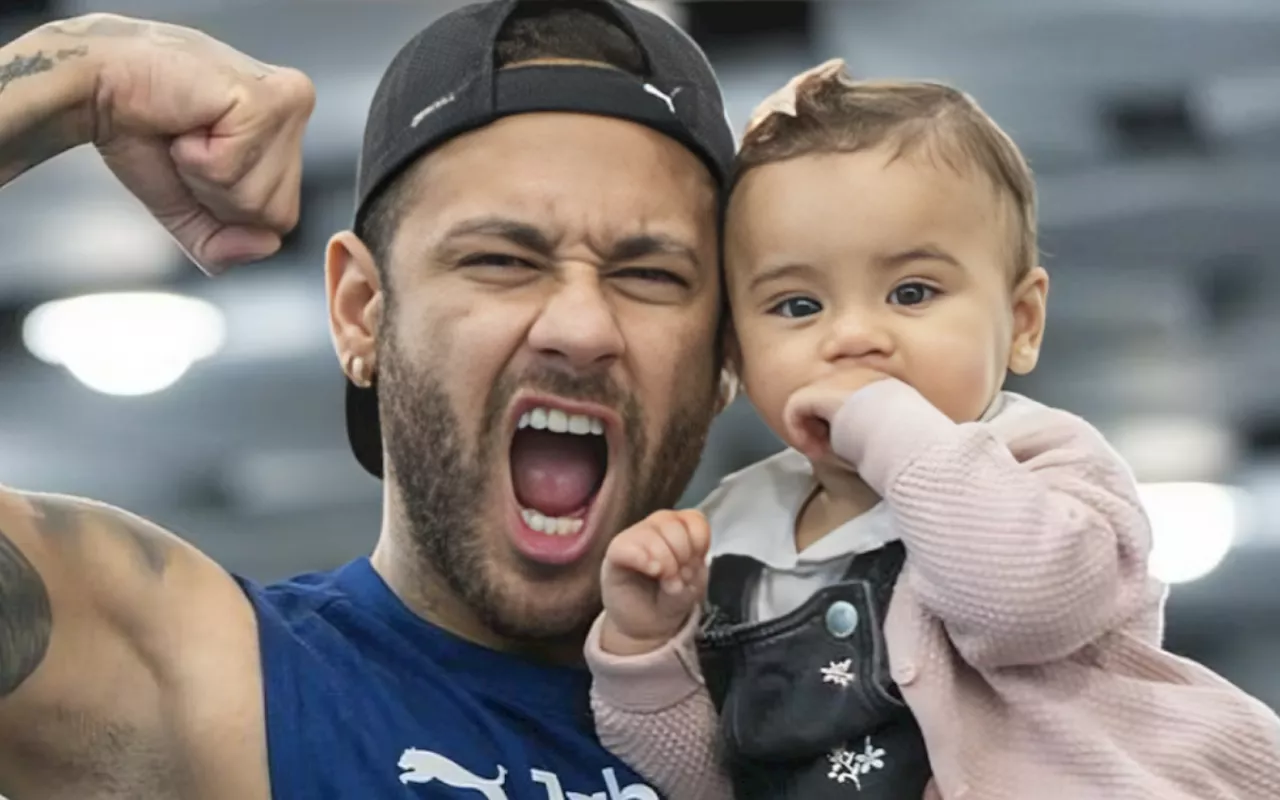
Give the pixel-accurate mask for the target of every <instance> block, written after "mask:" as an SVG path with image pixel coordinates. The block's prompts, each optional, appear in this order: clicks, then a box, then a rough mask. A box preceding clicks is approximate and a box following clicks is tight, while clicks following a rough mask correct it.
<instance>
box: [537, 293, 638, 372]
mask: <svg viewBox="0 0 1280 800" xmlns="http://www.w3.org/2000/svg"><path fill="white" fill-rule="evenodd" d="M529 344H530V346H531V347H533V348H534V349H535V350H537V351H538V353H539V354H541V355H543V356H544V357H548V358H551V359H553V360H556V361H559V362H562V363H563V364H564V365H566V366H568V367H570V368H572V369H574V370H575V371H579V372H588V371H591V370H597V369H602V368H607V367H608V366H610V365H611V364H612V363H613V362H614V361H616V360H617V359H618V358H620V357H621V356H622V354H623V352H624V351H625V350H626V341H625V340H624V339H623V336H622V330H621V329H620V328H619V326H618V319H617V316H616V311H615V309H614V307H613V305H612V303H611V302H610V300H609V298H608V297H607V296H606V294H605V287H604V286H602V285H601V280H600V275H599V273H598V272H597V271H596V270H594V269H591V270H590V271H586V270H583V271H582V272H580V273H578V274H573V275H569V276H567V277H565V278H563V279H562V280H561V281H560V283H559V284H558V285H557V286H556V288H555V289H554V290H553V293H552V294H551V295H550V297H549V298H548V299H547V301H546V304H545V305H544V306H543V308H542V311H541V313H540V314H539V316H538V318H537V320H536V321H535V322H534V324H533V327H532V328H531V329H530V330H529Z"/></svg>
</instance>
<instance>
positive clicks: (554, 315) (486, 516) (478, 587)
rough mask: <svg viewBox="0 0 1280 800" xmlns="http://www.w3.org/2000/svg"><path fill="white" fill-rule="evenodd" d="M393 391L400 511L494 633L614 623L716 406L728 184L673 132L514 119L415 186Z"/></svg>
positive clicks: (397, 300) (583, 120) (474, 136)
mask: <svg viewBox="0 0 1280 800" xmlns="http://www.w3.org/2000/svg"><path fill="white" fill-rule="evenodd" d="M408 179H409V180H410V181H412V183H411V185H410V187H409V190H408V192H407V193H406V195H405V203H406V205H405V206H404V210H403V214H402V216H401V222H400V225H399V228H398V232H397V234H396V236H395V239H394V242H393V244H392V246H391V248H390V258H389V259H388V262H389V263H388V264H387V265H385V267H386V272H387V282H388V284H389V285H388V287H387V296H388V298H389V299H388V304H387V307H386V313H385V316H384V322H383V327H382V330H381V335H380V340H379V352H378V359H377V363H378V379H379V397H380V405H381V416H382V426H383V435H384V441H385V444H386V454H387V462H388V463H387V472H386V474H387V481H388V487H389V491H390V494H391V497H392V503H393V510H394V509H395V506H398V507H399V508H398V513H399V514H401V515H402V522H403V523H404V524H406V527H407V528H408V530H409V531H410V533H411V536H412V538H413V540H414V542H415V543H416V546H417V549H418V554H419V555H420V556H421V557H422V558H424V559H425V560H426V562H427V563H428V564H429V565H430V566H431V568H432V569H433V570H434V571H436V572H438V573H439V574H440V575H442V576H443V578H444V580H446V581H447V582H448V583H449V584H450V588H451V589H452V590H453V592H454V594H456V595H458V596H459V597H461V598H462V599H463V600H464V601H465V602H466V603H467V605H468V606H469V607H470V608H471V610H472V611H473V612H475V613H476V614H478V615H479V616H480V617H481V619H482V620H483V621H484V622H485V623H486V624H487V625H488V627H490V628H491V629H492V630H493V631H494V632H495V633H497V634H499V635H503V636H508V637H514V638H544V637H554V636H562V635H568V634H573V633H577V632H579V631H581V630H582V629H584V628H585V627H586V626H587V625H588V624H589V623H590V621H591V619H592V618H593V617H594V615H595V614H596V613H597V612H598V609H599V587H598V575H599V569H600V561H601V559H602V557H603V554H604V551H605V548H606V546H607V545H608V542H609V540H610V539H611V538H612V537H613V536H614V535H615V534H616V533H618V532H619V531H620V530H621V529H623V528H624V527H626V526H627V525H629V524H631V523H633V522H635V521H637V520H638V519H640V518H641V517H643V516H644V515H646V514H647V513H649V512H650V511H652V510H654V509H657V508H660V507H668V506H670V505H672V504H673V503H675V502H676V501H677V500H678V498H679V496H680V494H681V492H682V491H683V490H684V487H685V486H686V484H687V482H688V480H689V478H690V476H691V475H692V473H693V471H694V469H695V468H696V466H697V462H698V459H699V456H700V453H701V450H702V446H703V443H704V441H705V437H706V433H707V429H708V427H709V425H710V421H711V418H712V416H713V414H714V407H715V400H716V395H717V378H718V374H717V366H718V365H717V364H716V363H715V341H716V336H717V323H718V309H719V302H720V301H719V290H720V287H719V283H718V281H719V277H718V266H717V239H716V237H717V231H716V213H715V202H716V197H715V191H714V187H713V183H712V181H711V178H710V175H709V173H708V172H707V171H706V169H705V167H704V166H703V165H702V164H701V163H700V162H699V161H698V160H697V159H696V158H695V157H694V156H693V155H692V154H691V153H690V152H688V151H687V150H685V149H684V148H683V147H681V146H680V145H678V144H676V143H675V142H674V141H672V140H670V139H668V138H666V137H664V136H662V135H660V134H658V133H656V132H654V131H651V130H649V129H647V128H644V127H641V126H638V125H634V124H631V123H628V122H624V121H619V120H614V119H607V118H601V117H593V116H586V115H573V114H530V115H521V116H516V117H511V118H507V119H505V120H502V121H499V122H497V123H495V124H493V125H490V126H488V127H486V128H484V129H482V130H480V131H477V132H474V133H471V134H468V135H465V136H462V137H460V138H458V139H455V140H453V141H451V142H450V143H449V144H447V145H445V146H443V147H441V148H439V149H438V150H436V151H434V152H433V153H432V154H431V155H429V156H428V157H427V158H426V159H424V161H423V162H422V163H421V164H420V165H419V166H418V167H417V168H416V169H415V170H414V172H413V173H412V174H411V175H410V176H409V178H408Z"/></svg>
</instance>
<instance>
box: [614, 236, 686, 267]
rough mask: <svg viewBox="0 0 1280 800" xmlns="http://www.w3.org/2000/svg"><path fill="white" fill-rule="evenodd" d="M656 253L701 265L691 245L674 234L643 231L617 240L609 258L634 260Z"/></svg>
mask: <svg viewBox="0 0 1280 800" xmlns="http://www.w3.org/2000/svg"><path fill="white" fill-rule="evenodd" d="M657 255H667V256H677V257H679V258H683V259H685V260H686V261H688V262H689V263H690V264H691V265H692V266H694V267H697V266H701V263H702V260H701V259H700V258H698V253H697V251H696V250H694V248H693V247H691V246H689V245H688V244H686V243H684V242H682V241H680V240H679V239H677V238H675V237H674V236H667V235H666V234H661V233H644V234H638V235H636V236H628V237H626V238H624V239H620V240H618V242H617V243H616V244H614V245H613V249H612V250H611V251H610V252H609V260H610V261H613V262H619V261H635V260H637V259H641V258H647V257H649V256H657Z"/></svg>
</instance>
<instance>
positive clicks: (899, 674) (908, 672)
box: [893, 664, 919, 686]
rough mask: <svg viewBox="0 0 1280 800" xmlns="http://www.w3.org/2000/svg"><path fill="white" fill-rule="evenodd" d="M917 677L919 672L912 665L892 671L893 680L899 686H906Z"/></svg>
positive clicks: (904, 665) (905, 665)
mask: <svg viewBox="0 0 1280 800" xmlns="http://www.w3.org/2000/svg"><path fill="white" fill-rule="evenodd" d="M917 677H919V671H918V670H917V669H916V668H915V665H914V664H903V665H902V666H900V667H897V668H895V669H894V670H893V679H894V680H895V681H897V682H898V685H899V686H906V685H907V684H909V683H912V682H914V681H915V679H916V678H917Z"/></svg>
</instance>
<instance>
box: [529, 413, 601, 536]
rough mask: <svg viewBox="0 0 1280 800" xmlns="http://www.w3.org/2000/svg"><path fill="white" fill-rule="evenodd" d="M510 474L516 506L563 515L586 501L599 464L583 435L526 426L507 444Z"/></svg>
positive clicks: (592, 489)
mask: <svg viewBox="0 0 1280 800" xmlns="http://www.w3.org/2000/svg"><path fill="white" fill-rule="evenodd" d="M511 477H512V480H513V481H514V482H515V488H516V499H517V500H518V501H519V502H520V505H522V506H524V507H525V508H531V509H533V510H534V511H540V512H542V513H543V514H544V515H546V516H548V517H563V516H568V515H571V514H573V513H574V512H575V511H578V510H580V509H581V508H582V507H583V506H585V505H586V504H587V500H589V499H590V498H591V493H592V492H593V491H595V488H596V483H597V481H598V479H599V477H600V466H599V464H598V462H597V460H596V454H595V451H594V449H593V447H592V444H591V442H589V441H587V437H585V436H572V435H569V434H559V433H550V432H548V431H536V430H528V429H526V430H523V431H520V432H519V433H518V434H516V437H515V441H514V442H513V443H512V445H511Z"/></svg>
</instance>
